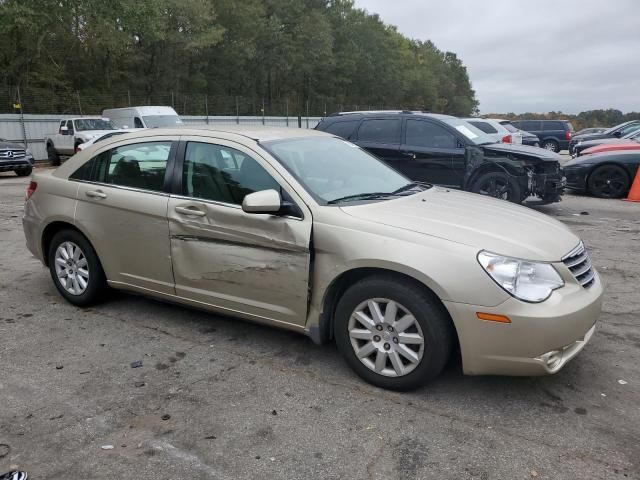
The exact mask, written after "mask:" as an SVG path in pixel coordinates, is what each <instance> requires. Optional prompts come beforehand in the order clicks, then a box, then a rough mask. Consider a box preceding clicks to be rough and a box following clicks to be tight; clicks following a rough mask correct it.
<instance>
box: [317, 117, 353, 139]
mask: <svg viewBox="0 0 640 480" xmlns="http://www.w3.org/2000/svg"><path fill="white" fill-rule="evenodd" d="M358 122H359V120H351V121H348V122H335V123H332V124H331V125H329V126H328V127H327V129H326V130H325V132H327V133H333V134H334V135H337V136H338V137H342V138H344V139H346V140H349V139H350V138H351V135H353V132H354V130H355V129H356V127H357V126H358Z"/></svg>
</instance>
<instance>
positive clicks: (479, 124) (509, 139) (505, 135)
mask: <svg viewBox="0 0 640 480" xmlns="http://www.w3.org/2000/svg"><path fill="white" fill-rule="evenodd" d="M464 120H466V121H467V122H469V123H470V124H471V125H473V126H474V127H476V128H477V129H478V130H481V131H483V132H484V133H486V134H487V135H488V136H490V137H491V138H492V139H493V140H494V142H495V143H513V144H516V145H521V144H522V135H520V133H518V129H515V130H516V131H515V132H511V131H509V130H508V129H507V128H506V127H505V126H504V125H501V124H500V123H499V122H497V121H495V120H491V119H488V118H465V119H464Z"/></svg>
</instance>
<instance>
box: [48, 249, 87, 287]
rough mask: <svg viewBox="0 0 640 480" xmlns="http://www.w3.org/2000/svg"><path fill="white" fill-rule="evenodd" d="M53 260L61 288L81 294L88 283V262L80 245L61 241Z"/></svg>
mask: <svg viewBox="0 0 640 480" xmlns="http://www.w3.org/2000/svg"><path fill="white" fill-rule="evenodd" d="M54 261H55V268H56V276H57V277H58V281H59V282H60V285H61V286H62V288H64V289H65V290H66V291H67V292H69V293H70V294H71V295H82V294H83V293H84V291H85V290H86V289H87V285H89V264H88V262H87V257H86V256H85V254H84V252H83V251H82V250H81V249H80V247H79V246H78V245H76V244H75V243H73V242H64V243H61V244H60V245H59V246H58V248H57V249H56V254H55V260H54Z"/></svg>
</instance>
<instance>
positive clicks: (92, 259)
mask: <svg viewBox="0 0 640 480" xmlns="http://www.w3.org/2000/svg"><path fill="white" fill-rule="evenodd" d="M69 246H71V247H72V250H71V252H70V251H69ZM73 247H75V248H77V249H79V250H80V255H78V256H77V257H75V258H76V259H77V262H72V263H70V264H67V265H66V266H65V267H62V268H61V265H60V263H58V264H56V261H57V260H64V254H62V252H61V250H65V251H66V252H67V257H69V253H72V252H75V250H74V249H73ZM59 249H61V250H60V252H59ZM48 259H49V271H50V273H51V278H52V279H53V283H54V284H55V286H56V288H57V289H58V292H60V294H61V295H62V296H63V297H64V298H65V299H66V300H67V301H68V302H69V303H72V304H74V305H77V306H79V307H87V306H90V305H93V304H95V303H98V302H99V301H100V300H101V299H102V297H103V296H104V294H105V292H106V291H107V288H108V287H107V282H106V278H105V275H104V271H103V270H102V265H100V260H99V259H98V256H97V255H96V252H95V250H94V249H93V247H92V246H91V244H90V243H89V241H88V240H87V239H86V238H85V237H84V236H83V235H82V234H81V233H79V232H77V231H76V230H61V231H60V232H58V233H56V234H55V235H54V236H53V239H52V240H51V244H50V245H49V252H48ZM83 259H84V262H83ZM56 265H58V267H57V266H56ZM83 265H86V267H85V268H84V269H83ZM87 267H88V268H87ZM60 270H65V271H66V272H69V271H71V272H74V273H72V275H71V276H70V275H64V276H65V277H66V278H69V277H71V280H70V288H72V289H73V288H74V287H75V286H76V285H77V286H79V287H80V288H78V290H76V293H72V292H70V291H69V289H68V288H67V286H65V285H63V284H62V280H61V277H60V276H59V271H60ZM82 270H84V271H86V272H87V274H86V275H84V274H83V272H82ZM76 271H77V273H75V272H76ZM60 275H63V274H60ZM74 277H75V279H76V281H75V282H73V281H72V280H73V278H74ZM80 277H82V278H86V280H85V281H86V285H85V287H84V288H83V289H82V281H81V280H80Z"/></svg>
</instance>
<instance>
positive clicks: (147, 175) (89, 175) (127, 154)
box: [70, 142, 171, 192]
mask: <svg viewBox="0 0 640 480" xmlns="http://www.w3.org/2000/svg"><path fill="white" fill-rule="evenodd" d="M170 151H171V142H147V143H136V144H133V145H124V146H122V147H116V148H113V149H111V150H107V151H106V152H102V153H101V154H99V155H97V156H95V157H93V158H92V159H91V160H89V161H88V162H86V163H85V164H84V165H82V166H81V167H80V168H79V169H78V170H76V171H75V172H74V173H73V174H72V175H71V176H70V178H72V179H74V180H87V181H92V182H99V183H108V184H112V185H119V186H123V187H132V188H139V189H141V190H150V191H155V192H160V191H162V190H163V185H164V176H165V172H166V170H167V161H168V160H169V152H170Z"/></svg>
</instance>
